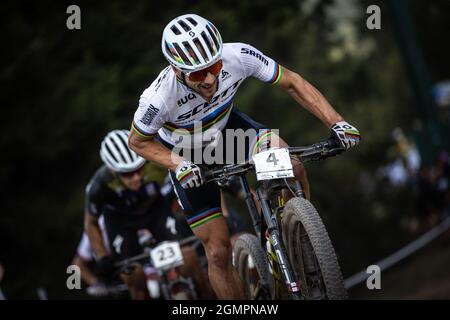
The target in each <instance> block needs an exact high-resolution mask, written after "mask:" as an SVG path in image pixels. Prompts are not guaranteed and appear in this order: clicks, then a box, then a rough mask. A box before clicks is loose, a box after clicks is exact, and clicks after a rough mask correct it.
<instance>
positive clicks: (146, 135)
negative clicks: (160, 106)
mask: <svg viewBox="0 0 450 320" xmlns="http://www.w3.org/2000/svg"><path fill="white" fill-rule="evenodd" d="M131 130H133V131H134V132H136V134H137V135H138V136H139V137H141V138H142V139H144V140H149V139H153V138H154V137H155V136H156V133H153V134H151V133H147V132H144V131H142V130H141V129H139V128H138V127H137V126H136V125H135V124H134V121H133V122H132V123H131Z"/></svg>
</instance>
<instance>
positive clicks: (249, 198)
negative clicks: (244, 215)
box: [239, 175, 262, 238]
mask: <svg viewBox="0 0 450 320" xmlns="http://www.w3.org/2000/svg"><path fill="white" fill-rule="evenodd" d="M239 180H240V183H241V186H242V188H243V189H244V194H245V195H244V198H245V204H246V205H247V209H248V211H249V212H250V217H251V219H252V223H253V228H254V229H255V233H256V235H257V236H258V238H261V234H262V233H261V217H260V215H259V213H258V210H257V209H256V204H255V200H254V199H253V195H252V193H251V191H250V187H249V185H248V182H247V178H246V177H245V175H239Z"/></svg>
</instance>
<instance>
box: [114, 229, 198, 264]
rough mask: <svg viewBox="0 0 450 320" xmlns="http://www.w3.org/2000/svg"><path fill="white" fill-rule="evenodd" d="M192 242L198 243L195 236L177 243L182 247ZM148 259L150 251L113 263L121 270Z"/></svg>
mask: <svg viewBox="0 0 450 320" xmlns="http://www.w3.org/2000/svg"><path fill="white" fill-rule="evenodd" d="M194 242H200V241H199V240H198V239H197V237H196V236H190V237H187V238H184V239H181V240H180V241H179V243H180V246H184V245H187V244H189V243H194ZM147 259H150V251H146V252H143V253H141V254H138V255H136V256H134V257H131V258H128V259H124V260H122V261H118V262H116V263H114V267H116V268H123V267H127V266H130V265H131V264H133V263H138V262H141V261H144V260H147Z"/></svg>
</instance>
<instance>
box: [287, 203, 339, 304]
mask: <svg viewBox="0 0 450 320" xmlns="http://www.w3.org/2000/svg"><path fill="white" fill-rule="evenodd" d="M281 224H282V234H283V242H284V245H285V247H286V251H287V254H288V257H289V260H290V262H291V265H292V268H293V271H294V273H295V276H296V278H297V279H298V280H300V286H301V291H302V295H303V296H304V297H305V298H306V299H331V300H339V299H346V298H347V291H346V289H345V287H344V281H343V278H342V273H341V269H340V267H339V264H338V261H337V257H336V253H335V251H334V249H333V246H332V244H331V241H330V238H329V236H328V233H327V231H326V229H325V226H324V224H323V222H322V219H321V218H320V216H319V214H318V213H317V210H316V209H315V208H314V206H313V205H312V204H311V203H310V202H309V201H308V200H306V199H304V198H300V197H296V198H292V199H291V200H289V201H288V202H287V203H286V205H285V207H284V210H283V217H282V220H281Z"/></svg>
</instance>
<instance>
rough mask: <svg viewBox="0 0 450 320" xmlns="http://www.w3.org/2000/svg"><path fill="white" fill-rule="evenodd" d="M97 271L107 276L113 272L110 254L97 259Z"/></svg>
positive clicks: (112, 261)
mask: <svg viewBox="0 0 450 320" xmlns="http://www.w3.org/2000/svg"><path fill="white" fill-rule="evenodd" d="M96 269H97V272H98V273H99V274H100V275H101V276H103V277H108V276H112V275H113V274H114V271H115V268H114V260H113V258H112V257H110V256H104V257H102V258H100V259H99V260H98V261H97V264H96Z"/></svg>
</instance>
